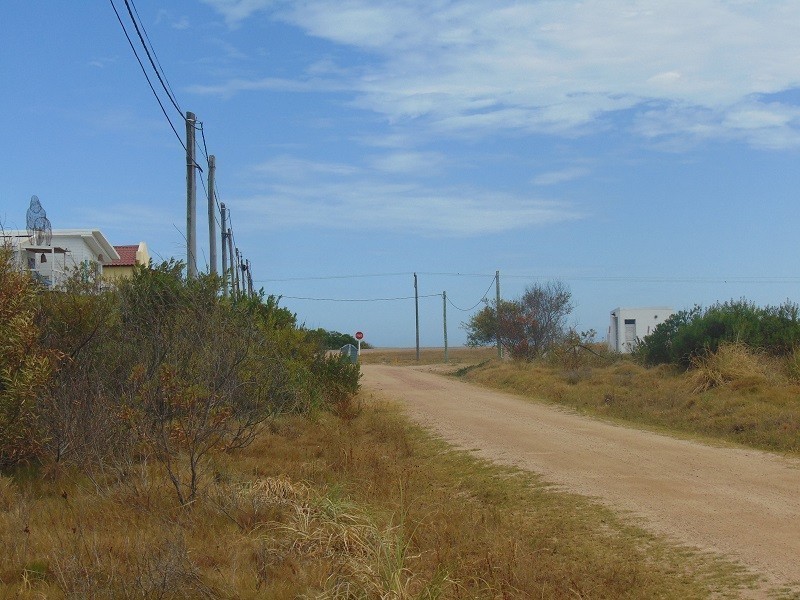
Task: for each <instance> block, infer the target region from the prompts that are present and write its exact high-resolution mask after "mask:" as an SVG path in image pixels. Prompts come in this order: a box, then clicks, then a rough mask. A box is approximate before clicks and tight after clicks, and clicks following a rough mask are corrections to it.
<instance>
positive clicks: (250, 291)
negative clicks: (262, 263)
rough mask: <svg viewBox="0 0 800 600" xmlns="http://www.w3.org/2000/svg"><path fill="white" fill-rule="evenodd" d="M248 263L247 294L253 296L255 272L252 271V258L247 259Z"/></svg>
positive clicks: (246, 262)
mask: <svg viewBox="0 0 800 600" xmlns="http://www.w3.org/2000/svg"><path fill="white" fill-rule="evenodd" d="M245 264H246V265H247V295H248V296H250V297H251V298H252V297H253V274H252V273H251V272H250V259H249V258H248V259H247V260H246V261H245Z"/></svg>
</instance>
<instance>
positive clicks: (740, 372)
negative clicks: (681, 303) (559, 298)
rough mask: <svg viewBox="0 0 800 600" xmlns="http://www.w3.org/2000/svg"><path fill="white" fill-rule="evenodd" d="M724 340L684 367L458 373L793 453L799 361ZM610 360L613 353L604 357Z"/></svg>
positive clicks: (584, 366) (537, 367)
mask: <svg viewBox="0 0 800 600" xmlns="http://www.w3.org/2000/svg"><path fill="white" fill-rule="evenodd" d="M797 356H798V355H795V356H793V357H790V358H788V359H786V360H780V359H776V358H774V357H768V356H766V355H764V354H762V353H759V352H756V351H753V350H751V349H748V348H746V347H744V346H742V345H740V344H724V345H722V346H721V347H720V348H719V350H718V351H717V352H715V353H712V354H709V355H706V356H704V357H702V358H697V359H695V361H694V363H693V367H692V368H691V369H689V370H688V371H683V370H681V369H678V368H674V367H670V366H668V365H661V366H658V367H651V368H646V367H644V366H641V365H640V364H637V363H636V362H634V361H633V360H631V359H629V358H620V357H616V359H615V360H610V359H609V360H605V361H604V360H600V359H598V357H596V356H591V357H586V360H585V361H584V362H583V363H581V364H578V365H575V364H572V363H570V364H569V365H565V364H563V363H561V362H559V361H558V360H550V361H540V362H538V363H533V364H530V363H513V362H508V361H502V362H500V361H495V360H493V361H490V362H488V363H486V364H483V365H482V366H480V367H478V368H467V369H462V370H461V372H462V373H463V377H464V378H465V379H467V380H469V381H474V382H476V383H481V384H483V385H488V386H491V387H495V388H497V389H502V390H507V391H512V392H516V393H519V394H522V395H524V396H528V397H531V398H536V399H540V400H545V401H550V402H555V403H559V404H563V405H566V406H570V407H573V408H575V409H577V410H579V411H582V412H585V413H587V414H593V415H596V416H600V417H604V418H610V419H615V420H620V421H624V422H629V423H636V424H640V425H646V426H651V427H655V428H660V429H663V430H668V431H671V432H682V433H684V434H687V435H691V436H700V437H703V438H708V439H714V440H720V441H725V442H732V443H736V444H742V445H745V446H750V447H753V448H759V449H764V450H771V451H778V452H786V453H792V454H798V453H800V377H798V375H797V374H798V373H800V368H798V367H797V365H798V364H800V360H798V358H797ZM611 358H614V357H611Z"/></svg>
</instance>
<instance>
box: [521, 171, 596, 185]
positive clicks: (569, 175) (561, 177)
mask: <svg viewBox="0 0 800 600" xmlns="http://www.w3.org/2000/svg"><path fill="white" fill-rule="evenodd" d="M589 173H591V171H590V170H589V169H587V168H585V167H569V168H567V169H561V170H560V171H550V172H549V173H541V174H539V175H537V176H536V177H534V178H533V183H534V185H557V184H559V183H566V182H568V181H574V180H576V179H581V178H582V177H586V176H587V175H589Z"/></svg>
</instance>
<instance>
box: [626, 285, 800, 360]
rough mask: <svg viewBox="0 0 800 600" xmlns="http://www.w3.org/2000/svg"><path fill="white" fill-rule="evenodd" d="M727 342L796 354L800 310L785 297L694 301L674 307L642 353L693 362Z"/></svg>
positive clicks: (645, 357) (652, 357) (651, 357)
mask: <svg viewBox="0 0 800 600" xmlns="http://www.w3.org/2000/svg"><path fill="white" fill-rule="evenodd" d="M724 343H740V344H744V345H745V346H747V347H749V348H752V349H754V350H759V351H762V352H766V353H767V354H771V355H774V356H787V355H789V354H791V353H792V352H793V351H794V349H795V347H797V345H798V343H800V310H799V309H798V305H797V304H795V303H793V302H790V301H788V300H787V301H786V302H785V303H783V304H781V305H780V306H765V307H759V306H756V305H755V304H754V303H753V302H750V301H748V300H745V299H741V300H731V301H728V302H724V303H717V304H715V305H713V306H711V307H709V308H707V309H705V310H704V309H702V308H701V307H700V306H695V307H694V308H692V309H690V310H683V311H680V312H677V313H675V314H674V315H672V316H671V317H670V318H669V319H667V320H666V321H665V322H664V323H661V324H660V325H658V326H657V327H656V328H655V330H654V331H653V333H651V334H650V335H649V336H647V337H646V338H645V339H644V340H643V341H642V343H641V344H640V346H639V348H638V349H637V354H638V356H639V358H640V359H641V360H642V361H643V362H645V363H646V364H650V365H655V364H663V363H672V364H677V365H680V366H683V367H689V366H690V365H691V364H692V360H693V359H694V358H696V357H698V356H704V355H707V354H710V353H714V352H716V351H717V349H718V348H719V347H720V345H721V344H724Z"/></svg>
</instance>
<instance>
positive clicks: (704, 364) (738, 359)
mask: <svg viewBox="0 0 800 600" xmlns="http://www.w3.org/2000/svg"><path fill="white" fill-rule="evenodd" d="M689 377H690V382H691V385H692V391H693V392H694V393H699V392H704V391H707V390H710V389H712V388H715V387H722V386H730V387H735V388H738V389H743V388H748V387H757V386H759V385H762V384H764V383H767V382H768V381H769V380H770V379H771V378H774V371H773V370H772V369H771V368H770V365H769V361H768V359H767V357H766V356H765V355H764V354H763V353H761V352H759V351H757V350H754V349H752V348H749V347H748V346H746V345H744V344H742V343H740V342H732V343H724V344H721V345H720V347H719V348H718V349H717V351H716V352H710V353H708V354H704V355H702V356H697V357H694V358H693V359H692V370H691V371H690V374H689Z"/></svg>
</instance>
